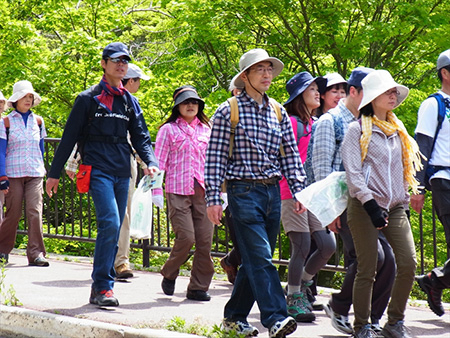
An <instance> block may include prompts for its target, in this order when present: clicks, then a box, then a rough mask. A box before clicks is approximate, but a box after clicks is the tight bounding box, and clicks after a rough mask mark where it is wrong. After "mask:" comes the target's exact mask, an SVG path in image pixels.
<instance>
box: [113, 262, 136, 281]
mask: <svg viewBox="0 0 450 338" xmlns="http://www.w3.org/2000/svg"><path fill="white" fill-rule="evenodd" d="M115 270H116V278H119V279H127V278H131V277H133V271H131V269H130V265H128V264H127V263H124V264H121V265H119V266H118V267H117V268H115Z"/></svg>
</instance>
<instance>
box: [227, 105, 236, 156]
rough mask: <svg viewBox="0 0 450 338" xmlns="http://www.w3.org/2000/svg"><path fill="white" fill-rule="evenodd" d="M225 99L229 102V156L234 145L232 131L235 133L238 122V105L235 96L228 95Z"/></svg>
mask: <svg viewBox="0 0 450 338" xmlns="http://www.w3.org/2000/svg"><path fill="white" fill-rule="evenodd" d="M227 101H228V103H229V104H230V123H231V128H230V146H229V152H228V157H231V155H232V154H233V147H234V133H235V129H236V126H237V124H238V122H239V106H238V103H237V99H236V97H235V96H233V97H230V98H229V99H227Z"/></svg>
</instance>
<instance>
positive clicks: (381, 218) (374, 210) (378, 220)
mask: <svg viewBox="0 0 450 338" xmlns="http://www.w3.org/2000/svg"><path fill="white" fill-rule="evenodd" d="M363 207H364V209H365V210H366V212H367V213H368V214H369V216H370V219H371V220H372V224H373V226H374V227H375V228H377V229H378V230H380V229H383V228H384V227H387V225H388V217H389V214H388V213H387V212H386V211H384V210H383V209H381V208H380V206H379V205H378V203H377V201H375V200H374V199H371V200H370V201H367V202H366V203H364V205H363Z"/></svg>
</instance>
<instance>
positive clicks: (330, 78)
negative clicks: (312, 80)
mask: <svg viewBox="0 0 450 338" xmlns="http://www.w3.org/2000/svg"><path fill="white" fill-rule="evenodd" d="M323 77H324V78H325V79H327V88H328V87H331V86H333V85H336V84H339V83H347V81H346V80H345V79H344V78H343V77H342V75H341V74H339V73H329V74H326V75H324V76H323Z"/></svg>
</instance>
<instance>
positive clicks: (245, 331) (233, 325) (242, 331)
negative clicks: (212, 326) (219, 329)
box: [222, 318, 259, 337]
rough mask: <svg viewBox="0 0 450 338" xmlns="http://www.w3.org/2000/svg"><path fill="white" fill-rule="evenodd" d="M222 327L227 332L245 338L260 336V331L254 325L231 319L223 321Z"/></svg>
mask: <svg viewBox="0 0 450 338" xmlns="http://www.w3.org/2000/svg"><path fill="white" fill-rule="evenodd" d="M222 326H223V329H224V330H225V332H230V331H234V332H236V334H237V335H244V336H245V337H255V336H257V335H258V333H259V331H258V329H257V328H256V327H254V326H253V325H250V324H249V323H247V322H241V321H239V320H238V321H232V320H230V319H226V318H225V319H224V320H223V321H222Z"/></svg>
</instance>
